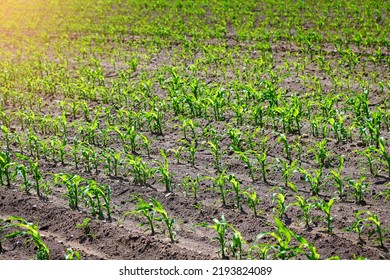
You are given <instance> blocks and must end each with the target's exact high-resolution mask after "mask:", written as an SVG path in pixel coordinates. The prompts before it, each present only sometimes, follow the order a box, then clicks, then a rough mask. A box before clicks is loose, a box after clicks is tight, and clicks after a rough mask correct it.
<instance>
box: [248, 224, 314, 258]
mask: <svg viewBox="0 0 390 280" xmlns="http://www.w3.org/2000/svg"><path fill="white" fill-rule="evenodd" d="M274 221H275V225H276V227H275V231H270V232H262V233H260V234H259V235H258V236H257V237H256V241H255V243H258V241H259V240H260V239H262V238H264V237H268V236H270V237H272V238H273V239H275V243H271V242H268V243H258V244H256V245H253V246H252V248H251V250H254V249H256V248H257V249H260V251H261V252H262V253H263V256H262V258H263V259H266V258H267V256H268V254H269V253H270V252H272V258H273V259H275V260H278V259H281V260H288V259H292V258H296V257H298V256H299V255H301V254H304V255H306V256H307V257H308V258H309V259H319V257H320V256H319V254H318V253H317V252H316V248H315V247H314V246H312V245H311V244H309V243H308V242H307V241H306V239H304V238H303V237H301V236H299V235H297V234H296V233H294V232H293V231H292V230H290V229H288V228H287V227H286V226H285V225H284V224H283V223H282V221H281V220H280V219H278V218H277V217H274ZM293 239H295V240H296V241H298V242H299V244H297V245H293V244H292V243H293V242H292V241H293ZM306 247H308V248H309V251H310V254H308V253H306V251H305V250H304V249H305V248H306Z"/></svg>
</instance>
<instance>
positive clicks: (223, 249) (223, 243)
mask: <svg viewBox="0 0 390 280" xmlns="http://www.w3.org/2000/svg"><path fill="white" fill-rule="evenodd" d="M213 222H214V224H212V225H211V224H209V223H206V222H202V223H199V224H197V225H198V226H202V227H207V228H211V229H214V230H215V231H216V233H217V237H213V238H212V241H217V242H218V243H219V246H220V248H219V250H218V254H220V256H221V258H222V259H228V258H229V256H228V255H229V249H230V250H231V252H232V254H233V257H236V258H241V256H242V244H243V243H244V241H243V240H242V237H241V233H240V232H239V231H237V230H236V229H235V228H234V227H233V225H231V224H229V223H228V222H227V221H226V219H225V216H224V214H222V215H221V219H220V220H218V219H216V218H214V219H213ZM229 228H230V229H231V230H232V231H233V240H232V243H231V245H230V246H229V245H228V243H229V239H228V237H227V236H226V235H227V231H228V229H229Z"/></svg>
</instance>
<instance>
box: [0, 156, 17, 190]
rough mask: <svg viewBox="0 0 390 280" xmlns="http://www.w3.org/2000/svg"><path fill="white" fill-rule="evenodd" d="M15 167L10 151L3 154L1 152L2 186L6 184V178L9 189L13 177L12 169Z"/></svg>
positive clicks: (0, 179) (0, 170)
mask: <svg viewBox="0 0 390 280" xmlns="http://www.w3.org/2000/svg"><path fill="white" fill-rule="evenodd" d="M13 165H15V163H13V162H11V157H10V153H9V151H8V150H7V151H5V152H1V151H0V184H1V185H2V184H4V181H3V177H5V183H6V185H7V186H8V187H10V186H11V178H12V177H13V175H12V174H13V172H11V170H10V167H12V166H13Z"/></svg>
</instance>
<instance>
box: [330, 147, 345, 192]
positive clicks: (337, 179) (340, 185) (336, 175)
mask: <svg viewBox="0 0 390 280" xmlns="http://www.w3.org/2000/svg"><path fill="white" fill-rule="evenodd" d="M339 159H340V160H339V165H338V168H337V171H336V170H331V171H330V174H331V175H332V178H333V181H334V183H335V185H336V187H337V195H338V196H339V197H340V198H341V199H343V198H345V196H346V194H345V190H344V179H343V178H342V177H341V171H342V169H343V166H344V160H345V158H344V156H343V155H340V157H339Z"/></svg>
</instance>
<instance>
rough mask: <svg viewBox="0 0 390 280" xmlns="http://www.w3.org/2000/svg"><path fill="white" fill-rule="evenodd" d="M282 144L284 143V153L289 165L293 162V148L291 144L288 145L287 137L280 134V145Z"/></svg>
mask: <svg viewBox="0 0 390 280" xmlns="http://www.w3.org/2000/svg"><path fill="white" fill-rule="evenodd" d="M280 142H282V143H283V152H284V154H285V156H286V159H287V160H288V161H289V163H291V162H292V157H291V147H290V144H289V143H288V140H287V137H286V135H285V134H283V133H282V134H280V135H279V137H278V144H280Z"/></svg>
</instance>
